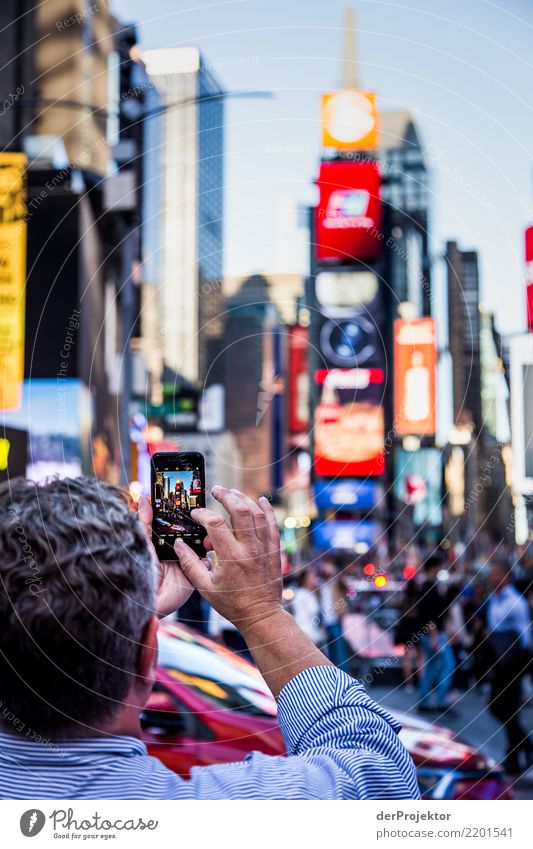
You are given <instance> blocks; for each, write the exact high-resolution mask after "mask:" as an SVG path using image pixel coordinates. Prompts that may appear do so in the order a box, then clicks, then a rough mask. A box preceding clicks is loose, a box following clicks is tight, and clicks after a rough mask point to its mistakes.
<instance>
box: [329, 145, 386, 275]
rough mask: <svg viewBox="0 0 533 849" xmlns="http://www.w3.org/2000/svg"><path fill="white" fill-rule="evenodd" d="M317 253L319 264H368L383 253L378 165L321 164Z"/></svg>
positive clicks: (362, 163) (364, 163)
mask: <svg viewBox="0 0 533 849" xmlns="http://www.w3.org/2000/svg"><path fill="white" fill-rule="evenodd" d="M317 185H318V188H319V193H320V199H319V203H318V206H317V207H316V209H315V242H316V246H315V250H316V257H317V259H318V260H319V261H326V262H327V261H332V262H352V261H353V260H362V261H365V262H368V261H373V260H376V259H377V258H378V256H379V254H380V251H381V245H382V242H383V238H384V236H383V233H382V232H381V230H380V227H381V197H380V187H381V175H380V172H379V165H378V163H377V162H322V163H321V165H320V174H319V177H318V180H317Z"/></svg>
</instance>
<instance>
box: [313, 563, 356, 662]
mask: <svg viewBox="0 0 533 849" xmlns="http://www.w3.org/2000/svg"><path fill="white" fill-rule="evenodd" d="M320 574H321V577H322V584H321V586H320V607H321V613H322V625H323V626H324V628H325V631H326V636H327V646H326V648H327V653H328V657H329V659H330V660H331V661H332V663H334V664H335V666H338V667H339V669H342V671H343V672H348V667H349V662H348V652H347V649H346V641H345V639H344V633H343V630H342V618H343V616H344V614H345V612H346V608H347V607H348V604H347V602H346V587H345V586H344V582H343V580H342V578H341V577H340V576H339V572H338V569H337V565H336V563H335V562H334V561H333V560H331V559H330V558H328V557H325V558H324V559H323V561H322V563H321V564H320Z"/></svg>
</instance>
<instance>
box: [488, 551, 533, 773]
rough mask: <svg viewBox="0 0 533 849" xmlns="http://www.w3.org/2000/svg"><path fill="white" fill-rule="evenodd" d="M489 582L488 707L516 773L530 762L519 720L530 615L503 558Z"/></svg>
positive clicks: (507, 763)
mask: <svg viewBox="0 0 533 849" xmlns="http://www.w3.org/2000/svg"><path fill="white" fill-rule="evenodd" d="M491 583H492V587H493V590H492V593H491V595H490V598H489V601H488V605H487V642H488V644H489V647H490V649H491V653H492V659H493V663H492V667H491V672H490V676H491V689H490V696H489V708H490V711H491V713H492V714H493V715H494V716H495V717H496V719H498V720H499V721H500V722H501V723H502V725H503V727H504V729H505V733H506V736H507V752H506V755H505V758H504V761H503V765H504V767H505V769H506V770H507V771H508V772H514V773H516V772H520V771H521V770H522V768H527V767H529V766H531V765H533V744H532V742H531V740H530V738H529V735H528V733H527V732H526V731H525V730H524V729H523V727H522V725H521V723H520V708H521V704H522V677H523V675H524V673H525V671H526V669H527V667H528V664H529V659H530V653H531V618H530V614H529V606H528V603H527V601H526V599H525V598H524V597H523V596H522V595H520V593H519V592H518V590H517V589H516V587H514V586H513V582H512V573H511V571H510V569H509V567H508V565H507V564H506V563H505V562H502V561H499V562H496V563H494V564H493V565H492V568H491Z"/></svg>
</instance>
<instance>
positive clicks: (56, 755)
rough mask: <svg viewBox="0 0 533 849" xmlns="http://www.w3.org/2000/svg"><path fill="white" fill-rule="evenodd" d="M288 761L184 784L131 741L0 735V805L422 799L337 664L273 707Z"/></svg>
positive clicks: (311, 672) (299, 681)
mask: <svg viewBox="0 0 533 849" xmlns="http://www.w3.org/2000/svg"><path fill="white" fill-rule="evenodd" d="M278 721H279V724H280V727H281V730H282V733H283V737H284V739H285V743H286V747H287V752H288V755H289V756H288V757H283V756H279V757H272V756H267V755H263V754H261V753H259V752H254V753H252V754H251V755H249V756H248V757H247V758H246V759H245V760H243V761H241V762H239V763H234V764H219V765H215V766H207V767H194V768H193V769H192V770H191V775H190V779H189V780H184V779H182V778H180V777H179V776H178V775H176V774H175V773H173V772H171V771H170V770H169V769H167V768H166V767H165V766H163V764H162V763H161V762H160V761H158V760H157V759H156V758H153V757H150V756H149V755H148V753H147V751H146V747H145V745H144V743H142V742H141V741H140V740H138V739H136V738H134V737H114V738H113V737H100V738H90V739H89V738H85V739H71V740H57V741H54V743H46V742H40V743H37V742H33V741H31V740H29V739H27V738H25V737H24V736H23V735H20V734H17V733H14V732H13V733H2V734H0V798H2V799H418V798H419V791H418V785H417V780H416V772H415V768H414V766H413V763H412V761H411V758H410V756H409V754H408V752H407V750H406V749H405V748H404V746H403V744H402V743H401V742H400V740H399V739H398V731H399V730H400V725H399V723H398V722H397V721H396V720H395V719H393V717H392V716H390V714H389V713H387V711H385V710H384V709H383V708H381V707H379V705H377V704H375V702H373V701H372V699H370V698H369V696H367V694H366V693H365V690H364V689H363V687H362V685H361V684H359V683H358V682H357V681H354V679H353V678H350V677H349V676H348V675H346V674H345V673H344V672H341V671H340V670H339V669H336V668H335V667H334V666H316V667H313V668H311V669H307V670H305V671H303V672H301V673H300V674H299V675H297V676H296V677H295V678H293V679H292V681H290V682H289V683H288V684H287V685H286V686H285V687H284V688H283V690H282V692H281V694H280V696H279V702H278Z"/></svg>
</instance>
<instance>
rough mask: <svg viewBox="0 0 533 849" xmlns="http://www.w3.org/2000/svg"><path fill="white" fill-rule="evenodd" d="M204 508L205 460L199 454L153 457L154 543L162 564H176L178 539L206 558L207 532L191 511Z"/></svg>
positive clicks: (156, 455) (193, 452)
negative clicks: (169, 562) (205, 541)
mask: <svg viewBox="0 0 533 849" xmlns="http://www.w3.org/2000/svg"><path fill="white" fill-rule="evenodd" d="M195 507H205V467H204V458H203V457H202V455H201V454H199V453H198V452H196V451H187V452H177V453H166V452H165V453H163V452H161V453H158V454H154V456H153V457H152V510H153V519H152V540H153V543H154V546H155V550H156V552H157V555H158V557H159V559H160V560H177V555H176V553H175V551H174V543H175V541H176V539H178V538H179V539H182V540H183V542H185V543H187V545H189V546H190V547H191V548H192V549H193V551H196V553H197V554H199V555H200V556H203V555H204V554H205V549H204V546H203V541H204V539H205V536H206V534H205V531H204V529H203V528H202V526H201V525H198V524H197V523H196V522H194V521H193V520H192V518H191V510H194V508H195Z"/></svg>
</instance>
